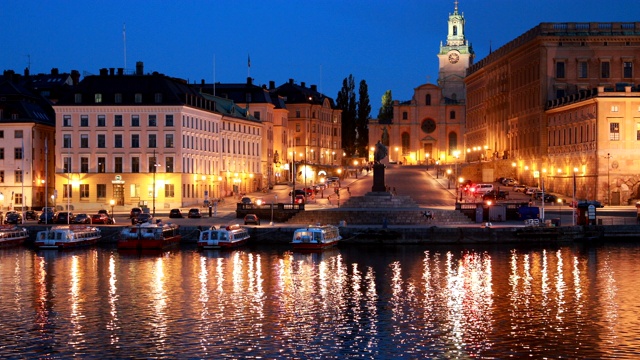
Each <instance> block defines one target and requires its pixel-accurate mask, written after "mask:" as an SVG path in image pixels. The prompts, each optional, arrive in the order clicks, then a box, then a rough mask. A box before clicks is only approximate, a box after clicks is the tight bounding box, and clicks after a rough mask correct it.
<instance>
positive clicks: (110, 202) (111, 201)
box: [109, 199, 116, 219]
mask: <svg viewBox="0 0 640 360" xmlns="http://www.w3.org/2000/svg"><path fill="white" fill-rule="evenodd" d="M115 204H116V201H115V200H113V199H111V200H109V205H111V218H112V219H113V207H114V205H115Z"/></svg>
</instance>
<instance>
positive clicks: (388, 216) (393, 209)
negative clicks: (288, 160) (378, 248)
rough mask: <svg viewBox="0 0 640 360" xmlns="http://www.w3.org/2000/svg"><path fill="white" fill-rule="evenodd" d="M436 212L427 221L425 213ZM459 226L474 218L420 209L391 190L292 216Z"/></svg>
mask: <svg viewBox="0 0 640 360" xmlns="http://www.w3.org/2000/svg"><path fill="white" fill-rule="evenodd" d="M426 210H429V211H431V213H432V214H433V219H432V220H430V221H429V220H427V219H426V218H425V217H424V216H423V215H422V213H423V212H424V211H426ZM385 220H386V223H387V224H388V225H456V224H470V223H471V220H470V219H469V218H468V217H467V216H465V215H464V214H462V213H461V212H458V211H455V210H442V209H430V208H420V207H419V206H418V205H417V204H416V203H415V202H414V201H413V199H411V198H410V197H409V196H391V195H390V194H389V193H368V194H367V195H365V196H354V197H351V198H350V199H349V200H348V201H346V202H345V203H344V204H343V205H342V206H341V207H339V208H336V209H329V210H313V211H303V212H300V213H298V214H296V215H295V216H293V217H292V218H291V219H289V221H288V223H289V224H316V223H321V224H334V225H338V224H340V223H341V222H345V223H346V224H347V225H382V224H383V223H384V222H385Z"/></svg>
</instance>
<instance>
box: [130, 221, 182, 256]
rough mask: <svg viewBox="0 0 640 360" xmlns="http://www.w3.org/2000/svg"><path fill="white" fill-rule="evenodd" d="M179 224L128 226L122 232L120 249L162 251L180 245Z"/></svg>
mask: <svg viewBox="0 0 640 360" xmlns="http://www.w3.org/2000/svg"><path fill="white" fill-rule="evenodd" d="M179 229H180V226H178V225H177V224H171V223H168V224H162V223H156V224H150V223H142V224H137V225H131V226H128V227H126V228H124V229H122V231H121V232H120V239H119V240H118V249H129V250H148V249H152V250H161V249H165V248H167V247H170V246H174V245H178V244H179V243H180V239H182V236H181V235H180V230H179Z"/></svg>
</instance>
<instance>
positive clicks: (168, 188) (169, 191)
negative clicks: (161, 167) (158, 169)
mask: <svg viewBox="0 0 640 360" xmlns="http://www.w3.org/2000/svg"><path fill="white" fill-rule="evenodd" d="M175 196H176V194H175V189H174V185H173V184H164V197H175Z"/></svg>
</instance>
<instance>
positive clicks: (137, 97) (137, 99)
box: [135, 93, 142, 104]
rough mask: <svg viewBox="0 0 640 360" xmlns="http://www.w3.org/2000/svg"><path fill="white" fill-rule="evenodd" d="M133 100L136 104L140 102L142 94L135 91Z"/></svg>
mask: <svg viewBox="0 0 640 360" xmlns="http://www.w3.org/2000/svg"><path fill="white" fill-rule="evenodd" d="M135 102H136V104H140V103H142V94H140V93H136V95H135Z"/></svg>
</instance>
